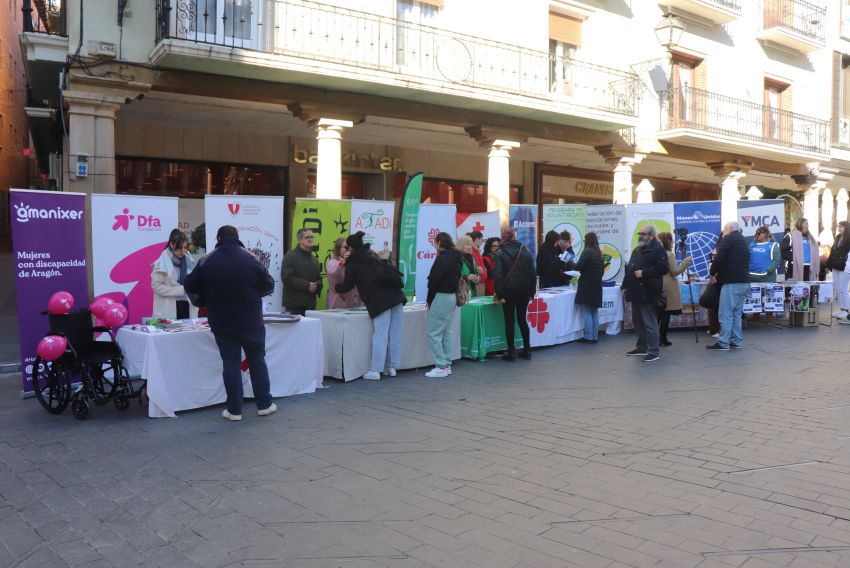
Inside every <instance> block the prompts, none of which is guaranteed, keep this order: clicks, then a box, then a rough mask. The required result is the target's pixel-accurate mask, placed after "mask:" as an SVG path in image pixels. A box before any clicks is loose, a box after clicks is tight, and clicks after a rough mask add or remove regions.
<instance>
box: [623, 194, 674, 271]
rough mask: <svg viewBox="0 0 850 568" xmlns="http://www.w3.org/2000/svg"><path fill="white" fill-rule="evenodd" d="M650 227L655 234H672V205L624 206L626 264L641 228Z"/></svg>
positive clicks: (637, 204) (644, 204)
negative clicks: (653, 229)
mask: <svg viewBox="0 0 850 568" xmlns="http://www.w3.org/2000/svg"><path fill="white" fill-rule="evenodd" d="M645 225H652V226H653V227H655V232H656V233H663V232H668V233H672V232H673V204H672V203H635V204H632V205H626V256H625V259H626V263H628V259H629V257H630V256H631V254H632V249H634V248H635V247H636V246H637V244H638V232H639V231H640V229H641V227H643V226H645Z"/></svg>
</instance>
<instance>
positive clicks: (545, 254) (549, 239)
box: [537, 231, 570, 288]
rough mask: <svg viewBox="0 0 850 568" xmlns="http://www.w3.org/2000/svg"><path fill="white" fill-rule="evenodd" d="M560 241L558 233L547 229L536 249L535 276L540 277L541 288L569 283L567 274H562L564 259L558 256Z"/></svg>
mask: <svg viewBox="0 0 850 568" xmlns="http://www.w3.org/2000/svg"><path fill="white" fill-rule="evenodd" d="M560 241H561V236H560V235H559V234H558V233H556V232H555V231H549V232H548V233H546V236H545V237H544V238H543V244H542V245H540V250H539V251H537V277H538V278H539V279H540V287H541V288H554V287H555V286H565V285H566V284H569V283H570V278H569V276H566V275H565V274H564V261H563V260H561V258H560V256H559V255H560V254H561V250H560V248H559V247H558V243H559V242H560Z"/></svg>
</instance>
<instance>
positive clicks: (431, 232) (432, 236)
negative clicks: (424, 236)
mask: <svg viewBox="0 0 850 568" xmlns="http://www.w3.org/2000/svg"><path fill="white" fill-rule="evenodd" d="M439 234H440V229H438V228H437V227H432V228H431V229H428V242H429V243H431V246H432V247H436V246H437V244H436V241H437V235H439Z"/></svg>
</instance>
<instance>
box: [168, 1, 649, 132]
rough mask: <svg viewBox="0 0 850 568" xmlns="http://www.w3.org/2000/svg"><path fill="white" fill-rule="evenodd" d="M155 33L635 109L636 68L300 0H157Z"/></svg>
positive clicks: (604, 107) (551, 98)
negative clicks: (615, 66)
mask: <svg viewBox="0 0 850 568" xmlns="http://www.w3.org/2000/svg"><path fill="white" fill-rule="evenodd" d="M157 18H158V21H157V42H159V41H161V40H164V39H178V40H185V41H190V42H195V43H200V44H213V45H219V46H224V47H230V48H241V49H250V50H258V51H263V52H266V53H272V54H275V55H284V56H291V57H299V58H304V59H307V60H313V61H323V62H328V63H336V64H342V65H348V66H352V67H357V68H361V69H368V70H377V71H383V72H388V73H392V74H394V75H396V76H398V77H399V78H401V79H407V78H412V79H418V80H422V81H424V82H432V83H435V85H434V86H436V87H438V88H439V87H442V86H445V85H446V84H447V83H449V84H452V85H456V86H462V87H471V88H479V89H486V90H490V91H498V92H502V93H508V94H514V95H522V96H526V97H534V98H538V99H545V100H547V101H554V102H565V103H572V104H576V105H580V106H585V107H589V108H593V109H601V110H605V111H610V112H614V113H618V114H623V115H628V116H636V113H637V104H636V102H637V96H638V93H639V89H640V83H639V80H638V77H637V76H636V75H634V74H633V73H628V72H625V71H619V70H616V69H611V68H608V67H604V66H601V65H596V64H593V63H585V62H581V61H576V60H573V59H567V58H561V57H556V56H555V55H551V54H549V53H547V52H541V51H535V50H531V49H526V48H523V47H520V46H516V45H510V44H507V43H501V42H497V41H491V40H488V39H484V38H479V37H474V36H470V35H465V34H459V33H452V32H447V31H444V30H441V29H438V28H435V27H430V26H425V25H421V24H418V23H413V22H408V21H405V20H402V19H395V18H389V17H385V16H379V15H376V14H370V13H366V12H359V11H355V10H350V9H347V8H340V7H335V6H329V5H325V4H320V3H316V2H311V1H308V0H303V1H298V0H253V1H251V0H243V1H242V2H238V1H237V0H157Z"/></svg>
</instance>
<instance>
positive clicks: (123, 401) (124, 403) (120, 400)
mask: <svg viewBox="0 0 850 568" xmlns="http://www.w3.org/2000/svg"><path fill="white" fill-rule="evenodd" d="M112 403H113V404H114V405H115V408H117V409H118V410H120V411H122V412H123V411H125V410H127V409H128V408H130V399H129V398H127V397H126V396H124V395H119V396H118V397H117V398H116V399H115V400H113V401H112Z"/></svg>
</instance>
